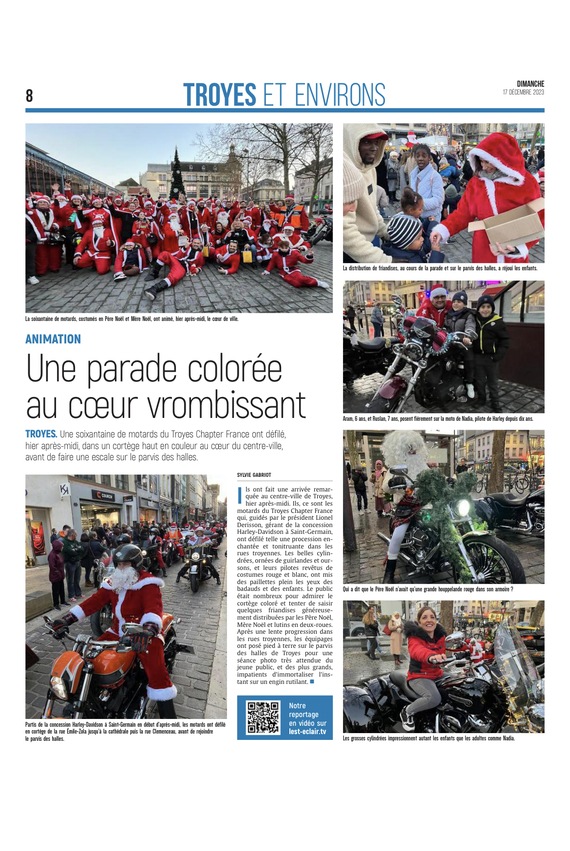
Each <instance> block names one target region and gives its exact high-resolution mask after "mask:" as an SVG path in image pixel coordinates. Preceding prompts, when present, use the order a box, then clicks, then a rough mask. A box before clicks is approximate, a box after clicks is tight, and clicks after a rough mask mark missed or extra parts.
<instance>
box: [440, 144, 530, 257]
mask: <svg viewBox="0 0 570 851" xmlns="http://www.w3.org/2000/svg"><path fill="white" fill-rule="evenodd" d="M469 164H470V165H471V168H472V169H473V178H472V179H471V180H470V181H469V183H468V184H467V186H466V188H465V192H464V193H463V196H462V197H461V200H460V202H459V204H458V205H457V209H456V210H455V212H454V213H452V214H451V215H450V216H448V217H447V218H446V219H445V224H443V223H442V224H438V225H436V227H435V228H434V229H433V231H432V232H431V241H432V245H433V246H434V248H436V249H439V246H440V244H441V243H442V242H446V241H447V240H448V239H449V237H450V236H454V235H455V234H456V233H459V232H460V231H462V230H464V229H465V228H466V227H467V225H468V224H469V222H473V221H475V220H477V219H479V220H481V219H487V218H489V217H491V216H497V215H499V214H500V213H506V212H507V211H508V210H513V209H515V207H520V206H522V205H523V204H528V203H529V201H533V200H534V199H535V198H539V197H540V187H539V186H538V183H537V182H536V180H535V178H534V176H533V175H532V174H530V173H529V172H528V171H527V170H526V168H525V162H524V157H523V155H522V153H521V151H520V149H519V146H518V144H517V141H516V139H514V138H513V137H512V136H510V135H509V134H508V133H491V135H490V136H487V138H486V139H483V141H482V142H480V143H479V144H478V145H477V147H476V148H472V149H471V151H470V152H469ZM538 215H539V216H540V219H541V221H542V223H543V224H544V210H541V211H540V212H539V214H538ZM533 245H536V241H534V242H530V243H527V244H524V243H522V244H520V245H498V244H491V243H489V239H488V237H487V234H486V233H485V231H484V230H477V231H474V232H473V244H472V249H471V261H472V262H473V263H526V262H528V254H529V249H530V248H532V246H533Z"/></svg>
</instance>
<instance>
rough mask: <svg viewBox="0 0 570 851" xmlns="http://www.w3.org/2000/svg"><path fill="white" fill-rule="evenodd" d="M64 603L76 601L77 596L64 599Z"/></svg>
mask: <svg viewBox="0 0 570 851" xmlns="http://www.w3.org/2000/svg"><path fill="white" fill-rule="evenodd" d="M66 603H67V604H69V603H77V597H70V598H69V599H68V600H66Z"/></svg>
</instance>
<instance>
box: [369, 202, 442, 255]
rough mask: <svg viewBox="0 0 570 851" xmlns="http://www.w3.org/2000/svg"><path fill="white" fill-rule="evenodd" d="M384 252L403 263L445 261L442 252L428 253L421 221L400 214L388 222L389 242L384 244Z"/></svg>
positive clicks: (433, 251)
mask: <svg viewBox="0 0 570 851" xmlns="http://www.w3.org/2000/svg"><path fill="white" fill-rule="evenodd" d="M382 250H383V251H385V252H386V253H387V254H390V255H391V257H392V258H393V260H394V261H395V262H398V261H399V262H401V263H402V262H403V263H443V261H444V260H445V255H444V254H442V252H441V251H437V250H432V251H431V252H430V251H428V252H426V250H425V246H424V231H423V226H422V222H421V220H420V219H417V218H416V217H415V216H407V215H405V214H404V213H398V214H397V215H395V216H394V217H393V218H391V219H390V221H389V222H388V241H387V242H383V243H382Z"/></svg>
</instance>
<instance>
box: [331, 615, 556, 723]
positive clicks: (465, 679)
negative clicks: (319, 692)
mask: <svg viewBox="0 0 570 851" xmlns="http://www.w3.org/2000/svg"><path fill="white" fill-rule="evenodd" d="M462 639H463V636H462V633H453V634H452V635H450V636H448V638H447V639H446V645H447V646H448V648H451V647H452V646H453V645H456V644H457V643H458V642H459V641H462ZM494 647H495V656H494V659H493V660H489V661H480V662H471V661H470V660H468V659H458V658H457V656H455V655H454V656H452V657H450V659H449V661H448V662H444V663H439V666H440V667H441V668H442V669H443V671H444V674H443V677H441V678H440V679H439V680H437V681H436V685H437V687H438V689H439V692H440V695H441V703H440V704H439V705H438V706H437V707H435V708H434V709H430V710H428V711H427V712H418V713H417V714H416V715H415V716H414V720H415V728H416V729H415V732H416V733H455V734H458V733H499V732H501V731H504V732H517V733H543V732H544V687H543V682H542V680H541V678H540V676H539V674H538V671H537V669H536V667H535V665H534V663H533V661H532V660H531V658H530V656H529V654H528V651H527V650H526V648H525V646H524V644H523V643H522V641H521V638H520V636H519V635H518V634H517V631H516V629H515V628H514V627H512V626H508V624H506V623H501V624H499V626H498V627H497V631H496V633H495V642H494ZM458 655H464V654H458ZM417 698H418V695H417V693H416V692H414V691H413V689H411V688H410V686H409V681H408V680H407V679H406V673H405V672H404V671H399V670H398V671H391V672H390V673H389V674H384V675H383V676H380V677H373V678H372V679H366V680H361V681H360V682H359V683H358V684H357V685H345V686H344V687H343V719H344V720H343V729H344V732H345V733H402V732H403V728H402V724H401V721H400V712H401V711H402V709H403V708H404V706H408V705H409V704H410V703H412V702H413V701H414V700H417Z"/></svg>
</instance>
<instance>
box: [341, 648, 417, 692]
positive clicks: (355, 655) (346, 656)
mask: <svg viewBox="0 0 570 851" xmlns="http://www.w3.org/2000/svg"><path fill="white" fill-rule="evenodd" d="M380 645H381V651H382V655H381V656H378V650H377V651H376V656H377V658H376V659H370V658H369V657H368V656H366V654H365V651H366V639H365V638H363V639H360V640H359V639H355V638H349V639H346V638H345V639H344V642H343V647H342V651H343V652H342V661H343V666H342V681H343V683H344V685H355V684H356V683H358V682H359V681H360V680H364V679H369V678H370V677H379V676H381V675H382V674H389V673H390V671H394V670H396V666H395V664H394V657H393V656H392V654H391V653H390V639H389V638H386V639H383V638H381V639H380ZM400 658H401V660H402V666H401V667H400V668H399V670H400V671H407V670H408V661H409V657H408V654H407V651H406V650H405V649H404V650H403V652H402V653H401V654H400Z"/></svg>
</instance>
